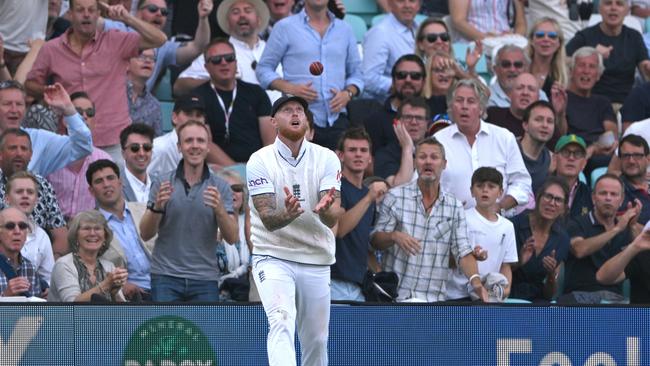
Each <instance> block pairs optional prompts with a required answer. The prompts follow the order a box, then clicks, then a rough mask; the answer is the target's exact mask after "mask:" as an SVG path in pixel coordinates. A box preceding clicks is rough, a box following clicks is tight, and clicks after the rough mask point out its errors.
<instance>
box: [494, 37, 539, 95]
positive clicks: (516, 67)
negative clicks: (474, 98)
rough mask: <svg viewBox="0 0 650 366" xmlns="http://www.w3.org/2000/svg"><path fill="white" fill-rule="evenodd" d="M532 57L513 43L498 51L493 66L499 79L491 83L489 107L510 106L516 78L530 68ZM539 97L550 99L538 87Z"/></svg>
mask: <svg viewBox="0 0 650 366" xmlns="http://www.w3.org/2000/svg"><path fill="white" fill-rule="evenodd" d="M529 65H530V59H529V58H528V56H527V55H526V53H525V52H524V50H523V49H521V48H520V47H517V46H515V45H512V44H507V45H505V46H503V47H501V48H499V50H498V51H497V54H496V57H494V59H493V60H492V67H493V68H494V73H495V75H496V77H497V80H496V81H495V82H494V83H492V85H490V99H489V100H488V104H487V105H488V107H492V106H496V107H502V108H508V107H510V104H511V103H510V96H509V95H508V93H509V92H510V90H511V89H512V88H513V86H514V82H515V79H516V78H517V76H519V75H521V73H523V72H524V71H525V70H528V66H529ZM537 94H538V96H539V97H538V99H541V100H548V98H547V96H546V93H544V91H543V90H541V89H539V87H538V92H537Z"/></svg>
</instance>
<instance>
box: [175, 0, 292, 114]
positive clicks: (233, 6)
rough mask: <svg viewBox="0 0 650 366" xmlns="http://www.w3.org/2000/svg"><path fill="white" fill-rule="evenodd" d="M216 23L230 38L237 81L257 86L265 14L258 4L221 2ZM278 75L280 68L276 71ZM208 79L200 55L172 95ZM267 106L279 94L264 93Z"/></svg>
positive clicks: (254, 1)
mask: <svg viewBox="0 0 650 366" xmlns="http://www.w3.org/2000/svg"><path fill="white" fill-rule="evenodd" d="M217 20H218V21H219V26H220V28H221V29H223V31H224V32H226V33H227V34H229V35H230V37H229V38H228V41H229V42H230V43H231V44H232V45H233V47H234V48H235V55H236V56H237V77H238V78H239V79H241V80H243V81H245V82H247V83H251V84H258V85H259V83H260V82H259V81H258V80H257V76H256V75H255V69H256V68H257V64H258V62H259V60H260V58H261V57H262V53H263V52H264V49H265V48H266V42H265V41H264V40H263V39H261V38H260V36H259V34H260V32H261V31H262V30H263V29H265V28H266V25H267V24H268V23H269V10H268V8H267V6H266V5H265V4H264V3H263V2H262V0H228V1H223V2H222V3H221V4H220V5H219V8H218V9H217ZM276 71H277V72H278V73H282V68H280V67H278V69H277V70H276ZM208 79H210V74H209V73H208V70H207V69H206V67H205V57H204V56H203V55H200V56H199V57H197V58H196V59H195V60H194V62H192V65H191V66H190V67H188V68H187V69H185V70H184V71H183V72H182V73H181V74H180V75H179V77H178V79H176V82H174V94H176V95H183V94H186V93H188V92H189V91H191V90H192V89H194V88H196V87H198V86H199V85H201V84H203V83H204V82H206V81H207V80H208ZM266 94H267V95H268V96H269V99H270V100H271V102H274V101H275V100H276V99H278V98H279V97H280V96H281V95H282V94H281V93H280V92H278V91H277V90H267V91H266Z"/></svg>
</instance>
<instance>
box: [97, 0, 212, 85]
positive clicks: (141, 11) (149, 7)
mask: <svg viewBox="0 0 650 366" xmlns="http://www.w3.org/2000/svg"><path fill="white" fill-rule="evenodd" d="M134 1H136V0H134ZM137 1H138V5H137V6H138V10H137V12H136V14H135V17H136V18H137V19H139V20H141V21H142V22H144V23H146V24H149V25H150V26H152V27H154V28H156V29H158V30H160V31H162V30H163V28H164V26H165V23H166V22H167V16H168V15H169V9H167V3H166V1H165V0H137ZM212 7H213V1H212V0H200V1H199V2H198V5H197V9H198V19H199V21H198V26H197V28H196V32H195V33H194V39H193V40H192V41H189V42H181V41H177V40H175V39H170V40H167V41H166V42H165V43H164V44H162V45H161V46H160V47H158V48H155V60H154V67H153V71H152V73H151V75H150V76H149V78H148V79H147V84H146V87H147V90H148V91H152V90H153V89H154V86H155V85H156V81H157V80H158V77H159V76H160V75H161V74H163V73H164V72H165V70H167V67H169V66H178V65H186V64H188V63H190V62H192V60H194V59H195V58H196V57H197V56H198V55H200V54H201V52H202V51H203V49H204V48H205V47H206V46H207V45H208V43H209V42H210V24H209V20H208V15H210V12H212ZM102 25H103V29H104V30H111V29H117V30H120V31H123V32H136V29H135V28H133V27H132V26H131V25H130V24H128V23H126V22H124V21H121V20H120V19H117V21H115V20H111V19H104V18H101V19H100V20H99V27H100V28H101V27H102Z"/></svg>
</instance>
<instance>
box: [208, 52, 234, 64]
mask: <svg viewBox="0 0 650 366" xmlns="http://www.w3.org/2000/svg"><path fill="white" fill-rule="evenodd" d="M236 59H237V56H235V54H234V53H228V54H226V55H216V56H212V57H210V58H209V59H208V62H209V63H211V64H213V65H219V64H220V63H221V60H226V62H227V63H231V62H233V61H235V60H236Z"/></svg>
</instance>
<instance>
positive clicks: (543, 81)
mask: <svg viewBox="0 0 650 366" xmlns="http://www.w3.org/2000/svg"><path fill="white" fill-rule="evenodd" d="M528 56H529V57H530V60H531V63H530V73H531V74H533V75H534V76H535V77H536V78H537V81H538V82H539V86H540V88H542V90H544V92H545V93H546V95H548V96H552V95H553V94H552V92H551V91H552V88H553V84H554V83H556V82H557V86H560V87H564V86H566V84H567V70H566V63H567V59H566V53H565V51H564V34H563V33H562V28H561V27H560V25H559V24H558V22H557V21H556V20H555V19H552V18H548V17H544V18H541V19H539V20H538V21H536V22H535V24H534V25H533V27H532V28H531V29H530V33H528Z"/></svg>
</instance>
